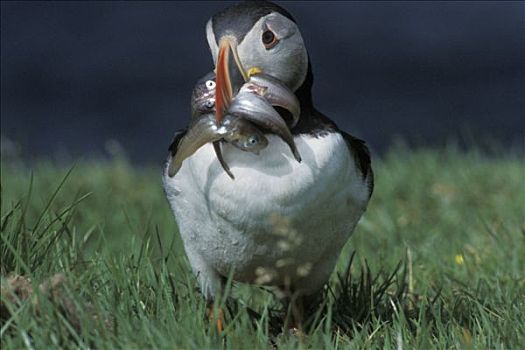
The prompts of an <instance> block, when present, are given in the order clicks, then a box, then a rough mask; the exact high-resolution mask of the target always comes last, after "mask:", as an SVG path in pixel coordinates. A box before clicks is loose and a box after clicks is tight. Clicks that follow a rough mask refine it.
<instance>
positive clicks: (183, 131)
mask: <svg viewBox="0 0 525 350" xmlns="http://www.w3.org/2000/svg"><path fill="white" fill-rule="evenodd" d="M187 132H188V129H180V130H177V131H175V135H174V136H173V141H171V144H170V147H169V148H168V150H169V151H170V155H171V156H172V157H174V156H175V154H177V149H178V148H179V142H180V140H181V139H182V138H183V137H184V135H186V133H187Z"/></svg>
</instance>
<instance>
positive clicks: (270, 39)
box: [262, 29, 279, 50]
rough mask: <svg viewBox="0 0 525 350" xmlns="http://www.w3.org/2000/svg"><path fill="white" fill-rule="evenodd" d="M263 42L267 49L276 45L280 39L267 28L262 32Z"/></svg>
mask: <svg viewBox="0 0 525 350" xmlns="http://www.w3.org/2000/svg"><path fill="white" fill-rule="evenodd" d="M262 42H263V44H264V47H265V48H266V50H269V49H271V48H272V47H274V46H275V45H276V44H277V43H278V42H279V40H277V37H276V36H275V34H274V33H273V32H272V31H271V30H270V29H266V30H265V31H264V32H263V33H262Z"/></svg>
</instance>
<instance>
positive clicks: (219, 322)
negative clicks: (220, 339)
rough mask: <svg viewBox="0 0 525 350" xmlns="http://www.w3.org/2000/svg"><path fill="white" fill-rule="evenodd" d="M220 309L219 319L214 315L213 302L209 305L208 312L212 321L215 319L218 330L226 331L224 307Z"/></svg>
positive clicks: (220, 331)
mask: <svg viewBox="0 0 525 350" xmlns="http://www.w3.org/2000/svg"><path fill="white" fill-rule="evenodd" d="M218 311H219V312H218V315H217V319H215V316H214V315H213V304H211V305H210V306H208V307H207V310H206V314H207V315H208V319H209V320H210V321H215V326H216V327H217V331H218V332H219V333H222V332H223V331H224V312H223V311H222V309H219V310H218Z"/></svg>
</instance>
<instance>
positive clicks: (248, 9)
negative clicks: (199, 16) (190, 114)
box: [206, 1, 308, 113]
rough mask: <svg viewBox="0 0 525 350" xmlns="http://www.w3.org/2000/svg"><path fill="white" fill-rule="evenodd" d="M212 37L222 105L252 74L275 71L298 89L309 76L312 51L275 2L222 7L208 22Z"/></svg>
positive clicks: (207, 31)
mask: <svg viewBox="0 0 525 350" xmlns="http://www.w3.org/2000/svg"><path fill="white" fill-rule="evenodd" d="M206 37H207V39H208V44H209V46H210V50H211V53H212V55H213V60H214V62H215V67H216V76H217V87H216V91H217V110H218V111H219V110H221V109H222V108H223V106H222V104H223V103H224V104H225V105H226V107H227V104H228V103H229V101H230V100H231V97H232V95H233V94H235V93H236V91H237V90H238V89H239V87H240V86H241V85H242V83H244V82H245V81H246V80H247V79H248V78H249V76H250V75H252V74H256V73H264V74H268V75H271V76H273V77H274V78H277V79H279V80H280V81H282V82H283V83H284V84H286V85H287V86H288V87H289V88H290V89H291V90H292V91H296V90H297V89H298V88H299V87H300V86H301V85H302V83H303V82H304V80H305V78H306V74H307V72H308V54H307V52H306V48H305V46H304V42H303V38H302V36H301V33H300V32H299V28H298V27H297V25H296V24H295V20H294V19H293V17H292V16H291V15H290V14H289V13H288V12H287V11H286V10H284V9H283V8H281V7H279V6H277V5H275V4H273V3H271V2H267V1H247V2H242V3H240V4H238V5H235V6H232V7H229V8H227V9H225V10H223V11H221V12H219V13H217V14H216V15H214V16H213V17H212V18H211V19H210V20H209V21H208V23H207V25H206ZM219 113H220V112H219Z"/></svg>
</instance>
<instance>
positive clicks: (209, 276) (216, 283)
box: [186, 249, 225, 332]
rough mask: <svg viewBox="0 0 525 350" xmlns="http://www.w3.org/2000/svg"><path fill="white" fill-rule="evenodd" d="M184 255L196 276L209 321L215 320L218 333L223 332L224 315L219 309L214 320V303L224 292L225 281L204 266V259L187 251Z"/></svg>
mask: <svg viewBox="0 0 525 350" xmlns="http://www.w3.org/2000/svg"><path fill="white" fill-rule="evenodd" d="M186 254H187V256H188V260H189V261H190V265H191V267H192V269H193V273H194V274H195V275H196V276H197V281H198V282H199V286H200V290H201V293H202V294H203V295H204V298H205V299H206V315H207V317H208V319H209V320H215V322H216V327H217V330H218V331H219V332H222V331H223V330H224V313H223V311H222V309H219V310H218V311H219V312H218V315H217V319H215V315H214V313H213V311H214V301H215V298H216V296H220V295H222V291H223V290H224V285H225V279H224V277H222V276H221V275H220V274H219V273H218V272H217V271H215V269H213V268H211V267H210V266H208V264H206V262H205V261H204V259H203V258H202V257H201V256H200V255H199V254H197V253H195V252H193V251H191V250H189V249H187V250H186Z"/></svg>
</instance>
